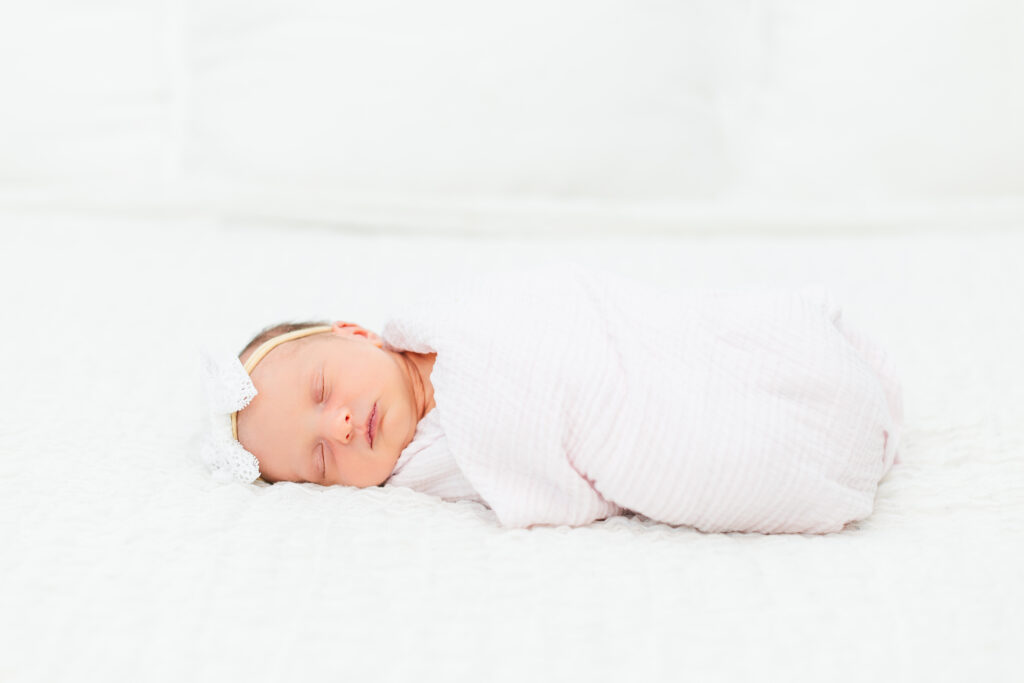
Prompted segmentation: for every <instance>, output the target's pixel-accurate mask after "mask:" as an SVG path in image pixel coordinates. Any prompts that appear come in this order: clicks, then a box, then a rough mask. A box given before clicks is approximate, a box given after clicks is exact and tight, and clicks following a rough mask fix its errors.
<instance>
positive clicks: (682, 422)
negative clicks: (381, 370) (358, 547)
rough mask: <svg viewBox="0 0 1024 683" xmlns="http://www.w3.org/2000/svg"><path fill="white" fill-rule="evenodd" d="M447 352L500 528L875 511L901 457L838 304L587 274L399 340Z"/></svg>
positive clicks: (473, 289)
mask: <svg viewBox="0 0 1024 683" xmlns="http://www.w3.org/2000/svg"><path fill="white" fill-rule="evenodd" d="M383 337H384V340H385V343H386V344H388V345H389V346H390V347H391V348H395V349H406V350H412V351H418V352H423V353H426V352H432V351H433V352H437V354H438V355H437V360H436V362H435V365H434V370H433V373H432V375H431V379H432V382H433V385H434V392H435V400H436V402H437V405H438V407H439V408H441V410H440V414H441V418H442V426H443V428H444V433H445V434H446V435H447V437H448V441H449V444H450V446H451V449H452V453H453V454H454V457H455V459H456V461H457V462H458V464H459V467H460V468H461V469H462V471H463V473H464V474H465V476H466V478H467V479H468V480H469V481H470V483H471V484H472V485H473V486H474V488H475V489H476V490H477V491H478V492H479V493H480V495H481V496H482V497H483V498H484V500H485V501H486V502H487V504H488V505H489V506H490V507H491V508H492V509H493V510H494V512H495V513H496V515H497V516H498V519H499V520H500V521H501V523H502V524H504V525H506V526H511V527H528V526H532V525H534V524H569V525H581V524H587V523H589V522H592V521H594V520H597V519H602V518H604V517H607V516H610V515H614V514H617V513H619V512H621V511H622V510H623V509H627V510H631V511H634V512H638V513H640V514H643V515H645V516H647V517H650V518H652V519H656V520H659V521H662V522H666V523H668V524H681V525H690V526H693V527H696V528H698V529H700V530H703V531H759V532H764V533H781V532H831V531H838V530H840V529H841V528H842V527H843V525H844V524H846V523H848V522H851V521H854V520H858V519H862V518H864V517H866V516H867V515H869V514H870V513H871V511H872V508H873V505H874V498H875V492H876V490H877V487H878V482H879V480H880V479H881V478H882V477H883V476H884V475H885V473H886V472H887V471H888V470H889V468H890V467H891V466H892V464H893V461H894V458H895V455H896V449H897V446H898V443H899V436H900V422H901V420H902V404H901V398H900V387H899V383H898V380H897V379H896V377H895V374H894V373H893V370H892V367H891V364H890V362H889V360H888V359H887V357H886V355H885V354H884V352H882V351H881V350H880V349H879V348H878V347H877V346H876V345H874V344H873V343H872V342H870V341H869V340H868V339H867V337H865V336H864V335H863V334H862V333H860V332H859V331H856V330H855V329H854V328H853V327H852V326H851V325H850V324H849V323H848V322H847V321H844V320H842V315H841V311H840V309H839V307H838V306H837V305H836V304H835V303H834V302H833V301H832V299H831V297H830V296H829V295H828V293H827V291H825V290H824V289H822V288H820V287H812V288H806V289H802V290H797V291H792V290H778V291H776V290H771V291H756V292H754V291H749V292H727V291H696V290H685V291H672V292H668V291H661V290H658V289H655V288H652V287H650V286H647V285H644V284H642V283H639V282H634V281H632V280H628V279H625V278H620V277H611V276H607V275H605V274H602V273H598V272H595V271H590V270H586V269H583V268H580V267H576V266H573V267H570V268H566V269H560V270H559V271H555V270H553V269H543V270H540V271H535V272H533V273H532V274H530V275H528V276H527V275H523V274H519V275H515V276H503V277H493V278H488V279H485V280H482V281H481V280H474V281H473V282H472V283H466V285H465V286H462V287H458V288H454V289H452V290H451V291H450V292H448V293H447V294H442V295H439V296H435V297H434V298H432V299H431V300H429V301H427V302H421V303H420V304H418V305H416V306H413V307H410V308H409V310H408V311H406V312H405V313H401V314H400V315H398V316H396V317H395V318H393V319H392V320H390V321H389V322H388V323H387V324H386V325H385V327H384V331H383Z"/></svg>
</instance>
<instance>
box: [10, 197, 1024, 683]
mask: <svg viewBox="0 0 1024 683" xmlns="http://www.w3.org/2000/svg"><path fill="white" fill-rule="evenodd" d="M1022 253H1024V234H1022V233H1020V232H1016V233H1000V234H995V233H993V234H986V233H974V234H967V233H963V234H961V235H960V236H952V235H950V236H945V235H934V236H930V237H929V236H924V235H922V234H916V235H903V236H884V235H879V236H863V237H851V238H835V237H831V238H828V239H814V238H811V237H807V238H798V237H789V238H786V239H784V240H775V241H773V240H771V239H767V238H754V237H750V238H743V237H733V238H727V239H707V240H687V239H681V238H680V239H670V238H656V237H650V238H646V239H634V238H628V237H622V238H608V239H605V240H603V241H599V242H577V241H575V240H566V239H560V240H559V239H538V240H536V241H533V242H522V243H520V242H515V241H511V240H495V241H484V240H479V239H458V238H445V239H424V238H418V237H417V238H397V237H379V238H378V237H356V236H351V235H344V234H339V233H329V232H323V231H315V230H308V231H292V232H290V233H285V232H284V231H281V230H275V229H270V228H266V229H260V230H255V229H249V230H244V231H243V230H240V229H237V228H232V227H230V226H228V227H222V226H218V225H214V224H210V223H204V222H202V221H198V220H195V221H190V220H185V219H182V220H178V221H170V220H155V219H148V220H147V219H143V218H132V219H128V218H122V219H117V220H115V219H100V218H97V217H91V216H87V215H66V216H62V217H60V216H43V215H29V214H25V215H17V214H14V213H10V212H8V213H3V214H0V284H2V285H3V291H4V293H5V294H4V309H3V325H4V328H3V331H4V335H3V337H2V340H0V378H2V379H0V411H2V412H0V415H2V418H0V538H2V539H3V546H2V547H3V550H2V552H0V642H2V643H3V649H4V655H3V656H2V657H0V680H5V681H6V680H174V681H181V680H217V681H221V680H242V679H243V678H244V679H245V680H250V681H251V680H313V679H314V678H319V677H322V679H325V680H326V679H330V680H342V679H343V680H393V681H420V680H474V681H482V680H488V681H491V680H497V681H523V680H533V679H535V678H537V677H542V678H546V679H552V680H554V679H559V680H568V679H573V680H575V679H579V680H699V681H718V680H808V681H811V680H813V681H822V680H921V681H924V680H927V681H963V680H1004V681H1011V680H1019V679H1020V675H1021V672H1022V671H1024V655H1022V654H1021V649H1020V648H1019V645H1020V643H1021V642H1024V616H1022V611H1024V589H1022V587H1021V577H1022V576H1024V557H1022V552H1024V551H1022V548H1024V426H1022V425H1024V389H1022V387H1024V361H1022V355H1021V351H1022V340H1024V324H1022V315H1021V313H1020V311H1021V308H1022V306H1021V304H1020V296H1021V294H1022V293H1024V272H1022V269H1021V268H1020V265H1019V257H1020V254H1022ZM569 257H571V258H572V259H574V260H576V261H578V262H581V263H585V264H589V265H595V266H605V267H608V268H611V269H613V270H617V271H619V272H623V273H626V274H629V275H632V276H635V277H639V278H646V279H649V280H651V281H656V282H663V283H669V282H671V283H675V284H684V285H694V286H709V287H716V286H723V287H726V286H734V285H758V284H774V285H782V286H799V285H803V284H808V283H821V284H825V285H827V286H828V287H829V288H830V289H831V290H832V291H833V292H834V293H835V295H836V298H837V299H838V300H840V301H842V302H843V304H844V310H845V311H847V312H849V313H850V314H851V316H853V317H854V318H855V319H856V320H858V321H859V322H861V323H862V324H863V326H864V327H865V329H869V330H871V331H872V333H873V334H874V336H876V337H877V338H878V340H879V342H880V343H881V344H882V345H883V346H884V347H885V348H887V349H889V350H890V351H891V353H892V356H893V359H894V361H895V362H896V364H897V366H898V368H899V372H900V377H901V378H902V380H903V384H904V400H905V410H906V431H905V434H904V436H903V440H902V444H901V453H900V460H901V462H900V463H899V464H897V465H896V466H895V467H894V468H893V469H892V470H891V472H890V473H889V474H888V475H887V476H886V478H885V479H884V480H883V481H882V484H881V486H880V488H879V491H878V496H877V500H876V505H875V512H874V513H873V514H872V515H871V516H870V517H869V518H868V519H866V520H864V521H862V522H859V523H857V524H854V525H852V526H851V528H848V529H847V530H845V531H843V532H842V533H839V534H832V535H828V536H814V535H793V536H764V535H760V534H739V533H733V534H703V533H700V532H698V531H695V530H692V529H688V528H671V527H668V526H664V525H659V524H655V523H653V522H643V521H640V520H639V519H628V518H622V517H618V518H613V519H611V520H609V521H607V522H602V523H597V524H595V525H593V526H590V527H585V528H581V529H569V528H566V527H559V528H538V529H533V530H505V529H502V528H500V527H499V525H498V524H497V522H496V519H495V516H494V514H493V513H492V512H491V511H489V510H486V509H485V508H483V507H481V506H479V505H476V504H472V503H458V504H455V503H444V502H440V501H438V500H436V499H433V498H430V497H428V496H425V495H422V494H417V493H414V492H411V491H408V490H402V489H374V490H363V491H357V490H348V489H341V488H331V489H324V488H319V487H316V486H313V485H294V484H283V485H275V486H273V487H269V488H256V487H244V486H236V485H225V486H222V485H217V484H215V483H214V482H212V481H211V480H210V479H209V478H208V477H207V476H206V474H205V472H204V470H203V468H202V466H201V465H200V464H199V463H198V461H197V460H196V459H195V458H192V457H190V446H189V439H190V436H191V430H192V428H193V426H194V425H195V424H196V423H197V418H198V409H199V406H198V386H197V378H196V372H195V369H196V362H197V361H196V359H195V357H194V356H193V350H194V349H195V348H196V347H197V346H198V340H199V338H200V337H199V335H200V333H202V335H203V338H206V339H209V338H219V339H226V340H228V341H231V342H233V343H234V344H236V345H241V344H242V343H243V342H244V341H245V338H246V337H247V335H248V334H251V333H252V332H254V331H255V330H256V329H257V328H259V327H261V326H262V325H264V324H266V323H269V322H273V321H278V320H281V319H288V318H297V319H302V318H306V317H333V316H337V317H342V318H345V319H349V320H355V321H357V322H360V323H362V324H365V325H367V326H369V327H371V328H374V329H379V327H380V325H381V323H382V322H383V320H384V319H385V317H386V314H387V311H388V310H389V307H392V306H395V305H396V304H397V303H398V302H400V301H401V300H403V298H404V297H405V295H406V294H407V293H408V292H410V291H412V290H414V289H415V288H416V283H417V282H419V281H420V280H421V279H422V278H430V277H444V276H445V273H450V272H454V271H459V272H465V271H467V270H473V269H484V268H487V267H489V266H491V265H493V264H496V263H500V264H502V265H505V266H508V265H515V264H518V263H524V264H525V263H533V262H536V261H539V260H559V259H565V258H569Z"/></svg>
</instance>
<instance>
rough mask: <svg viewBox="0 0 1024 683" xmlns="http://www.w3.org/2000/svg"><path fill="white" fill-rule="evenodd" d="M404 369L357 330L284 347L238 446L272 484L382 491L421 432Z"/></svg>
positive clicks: (271, 363)
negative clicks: (255, 461)
mask: <svg viewBox="0 0 1024 683" xmlns="http://www.w3.org/2000/svg"><path fill="white" fill-rule="evenodd" d="M404 368H405V365H404V364H402V363H401V362H400V359H399V358H398V354H396V353H395V352H393V351H389V350H385V349H384V348H383V344H382V342H381V340H380V338H379V337H378V336H377V335H375V334H374V333H372V332H369V331H367V330H364V329H363V328H361V327H359V326H357V325H353V324H351V323H335V325H334V330H333V331H332V332H328V333H324V334H316V335H313V336H310V337H305V338H303V339H297V340H294V341H289V342H285V343H284V344H281V345H280V346H278V347H277V348H275V349H274V350H273V351H271V352H270V353H269V354H267V356H266V357H265V358H264V359H263V360H261V361H260V362H259V364H258V365H257V366H256V367H255V368H254V369H253V371H252V381H253V384H254V385H255V386H256V390H257V391H258V392H259V393H258V394H257V395H256V398H254V399H253V400H252V403H250V404H249V405H248V406H247V407H246V408H245V409H243V410H241V411H240V412H239V413H238V440H239V441H240V442H241V444H242V445H243V446H245V448H246V449H247V450H248V451H249V452H250V453H252V454H253V455H255V456H256V459H257V460H259V463H260V474H261V476H262V477H263V478H264V479H266V480H267V481H271V482H274V481H298V482H304V481H305V482H315V483H317V484H323V485H329V484H342V485H345V486H359V487H364V486H376V485H378V484H381V483H383V482H384V481H385V480H386V479H387V478H388V477H389V476H390V475H391V472H392V470H394V467H395V463H396V462H397V461H398V457H399V456H400V455H401V453H402V450H403V449H404V448H405V447H406V446H407V445H408V444H409V443H410V442H411V441H412V438H413V435H414V434H415V433H416V423H417V415H416V411H415V408H414V399H413V393H412V384H411V378H410V377H409V375H408V374H407V370H405V369H404ZM371 416H372V426H371ZM371 437H372V445H371Z"/></svg>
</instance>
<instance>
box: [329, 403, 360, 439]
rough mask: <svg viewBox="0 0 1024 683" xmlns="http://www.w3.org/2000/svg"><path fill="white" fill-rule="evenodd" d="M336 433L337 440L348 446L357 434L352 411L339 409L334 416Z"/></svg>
mask: <svg viewBox="0 0 1024 683" xmlns="http://www.w3.org/2000/svg"><path fill="white" fill-rule="evenodd" d="M333 428H334V433H335V435H336V438H337V439H338V440H339V441H341V442H342V443H345V444H347V443H348V442H350V441H351V440H352V437H353V436H354V434H355V424H354V422H353V420H352V411H351V410H349V409H348V408H339V409H338V412H337V413H336V414H335V415H334V425H333Z"/></svg>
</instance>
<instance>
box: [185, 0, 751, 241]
mask: <svg viewBox="0 0 1024 683" xmlns="http://www.w3.org/2000/svg"><path fill="white" fill-rule="evenodd" d="M728 4H730V5H732V6H734V7H735V6H736V3H728ZM714 7H715V3H671V2H667V3H642V4H640V5H638V4H637V3H635V2H632V1H631V0H611V1H607V2H592V1H591V0H572V1H570V2H549V1H548V0H524V1H523V2H517V3H501V4H497V3H479V2H471V1H469V0H439V2H433V3H417V2H408V1H402V0H393V1H391V2H338V1H336V0H298V1H296V0H254V1H247V2H238V1H235V0H208V1H205V2H197V3H194V4H193V6H192V11H191V12H190V18H191V21H192V23H191V25H190V27H189V32H190V35H191V37H192V42H191V44H190V50H189V53H190V55H191V62H190V70H191V75H192V81H191V92H190V103H191V107H192V115H191V118H190V121H189V126H188V142H189V147H188V153H187V156H186V159H187V162H188V167H189V171H190V174H191V176H192V178H193V179H194V180H195V187H196V188H197V189H198V190H199V191H200V192H202V193H203V194H204V196H205V197H206V198H207V199H209V200H210V201H212V202H213V203H214V204H215V205H218V206H219V207H220V208H226V209H228V210H232V209H234V210H238V211H242V212H256V213H261V212H267V213H271V214H276V215H282V216H291V217H296V216H297V217H306V218H328V219H346V218H347V219H349V220H355V221H359V220H367V221H371V220H377V221H383V222H386V221H387V220H388V216H391V217H394V218H396V219H397V217H399V215H400V214H403V212H405V214H416V213H418V214H419V215H420V218H421V220H422V219H423V218H424V217H426V218H428V219H429V217H430V216H431V215H437V216H441V215H443V214H444V211H445V210H446V209H450V208H452V207H455V208H456V209H461V210H462V211H464V212H466V211H468V212H473V211H480V210H483V208H485V207H492V206H497V205H504V204H506V203H507V204H508V205H511V204H513V203H515V202H523V201H525V202H527V205H529V203H530V202H534V203H540V204H543V203H544V202H547V201H568V202H570V203H571V202H574V201H576V202H580V203H582V204H586V203H587V202H597V203H606V204H609V203H610V204H615V203H622V202H626V203H629V202H651V201H678V200H706V199H709V198H712V197H713V196H714V195H715V193H716V192H717V191H718V190H719V189H720V187H721V186H722V183H723V180H724V179H725V178H726V176H727V175H728V160H727V159H726V158H725V155H724V153H723V151H724V148H723V144H722V138H721V133H720V130H719V127H718V125H719V124H718V121H719V115H718V113H717V111H716V101H715V88H716V87H717V84H718V83H719V82H720V80H721V77H722V76H723V75H727V74H726V73H725V72H726V69H724V67H723V64H722V62H723V59H726V58H727V57H728V52H729V50H730V45H731V42H730V41H729V40H727V39H726V35H727V34H728V33H729V32H730V31H732V30H733V29H732V28H730V22H729V19H730V11H729V10H728V9H724V10H718V9H714V10H712V9H710V8H714ZM519 206H522V204H519ZM449 216H450V214H449ZM427 222H429V220H428V221H427Z"/></svg>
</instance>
